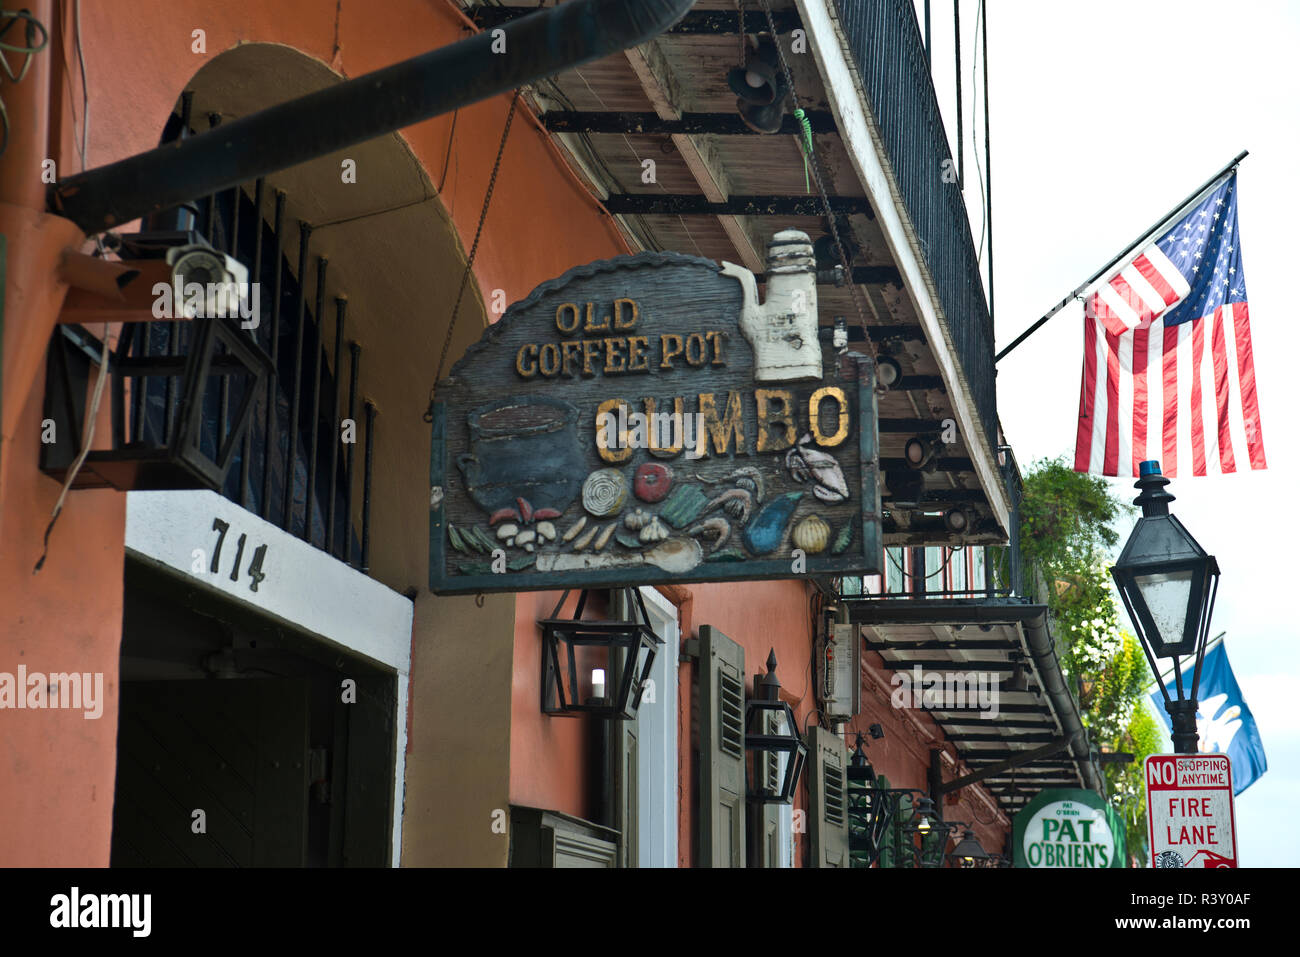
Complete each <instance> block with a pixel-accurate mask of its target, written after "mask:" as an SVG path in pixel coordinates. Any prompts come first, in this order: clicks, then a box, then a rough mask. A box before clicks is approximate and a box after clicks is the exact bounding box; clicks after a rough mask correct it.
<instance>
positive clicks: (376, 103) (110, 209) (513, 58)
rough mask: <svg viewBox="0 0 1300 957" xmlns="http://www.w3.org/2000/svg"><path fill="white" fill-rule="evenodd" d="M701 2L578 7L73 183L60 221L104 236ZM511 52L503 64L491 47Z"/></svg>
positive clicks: (646, 0) (605, 46)
mask: <svg viewBox="0 0 1300 957" xmlns="http://www.w3.org/2000/svg"><path fill="white" fill-rule="evenodd" d="M693 2H694V0H568V2H566V3H561V4H560V5H559V6H555V7H549V8H547V9H545V10H541V11H539V12H537V13H533V14H530V15H528V16H525V17H520V18H519V19H516V20H511V21H510V22H508V23H506V24H504V25H503V26H501V27H499V28H498V29H499V30H500V31H501V33H496V31H495V30H493V31H489V32H483V33H479V34H476V35H475V36H473V37H470V38H469V39H467V40H462V41H460V42H459V43H453V44H450V45H449V46H445V47H440V48H439V49H437V50H432V51H430V52H429V53H425V54H422V55H420V56H417V57H413V58H411V59H409V60H404V61H402V62H401V63H397V64H394V65H393V66H390V67H385V68H384V69H382V70H376V71H375V72H373V73H367V74H366V75H365V76H360V77H357V78H356V79H354V80H346V81H344V82H342V83H339V84H337V85H336V86H332V87H329V88H328V89H324V90H318V91H317V92H315V93H310V94H308V95H307V96H303V97H299V98H298V99H296V100H290V101H288V102H287V103H280V104H278V105H276V106H272V107H268V108H267V109H265V110H262V111H260V112H258V113H254V114H252V115H251V116H246V117H243V118H241V119H237V120H232V121H231V122H229V123H223V124H222V125H221V126H218V127H217V128H216V129H213V130H209V131H207V132H205V133H200V134H198V135H197V136H194V137H192V138H190V139H186V140H184V141H182V142H180V143H173V144H169V145H167V146H162V147H159V148H158V149H154V150H150V151H149V152H147V153H140V154H137V155H135V156H131V157H128V158H127V159H124V160H120V161H119V162H116V163H110V164H109V165H107V166H100V167H98V168H96V169H91V170H87V171H86V172H84V173H79V174H77V175H76V176H70V177H68V178H67V179H65V180H63V181H62V182H60V183H56V184H54V185H53V186H51V187H50V188H49V192H48V194H47V203H48V206H49V209H50V211H51V212H52V213H55V214H57V215H60V216H64V217H66V218H68V219H70V220H72V221H73V222H74V223H76V224H77V225H78V226H80V227H81V228H82V229H83V230H84V231H85V232H87V233H97V232H102V231H103V230H106V229H111V228H113V227H114V226H118V225H121V224H122V223H127V222H130V221H131V220H133V219H137V218H139V217H141V216H146V215H149V214H151V213H156V212H159V211H160V210H164V209H168V208H170V207H172V206H175V205H177V204H178V203H181V202H185V201H187V200H191V199H193V198H194V197H195V196H206V195H207V194H209V193H212V192H215V191H218V190H222V189H230V188H231V187H233V186H236V185H238V184H240V183H244V182H247V181H248V180H252V179H256V178H257V177H259V176H266V175H268V174H270V173H274V172H277V171H279V170H282V169H288V168H289V167H291V166H296V165H298V164H299V163H305V162H307V161H309V160H312V159H315V158H317V157H319V156H325V155H327V154H329V153H333V152H335V151H336V150H341V149H345V148H347V147H349V146H353V145H355V144H357V143H362V142H365V141H366V140H371V139H374V138H375V137H377V136H383V135H385V134H387V133H392V132H393V131H394V130H399V129H402V128H403V127H406V126H410V125H411V124H413V123H418V122H420V121H421V120H427V119H429V118H430V117H434V116H438V115H440V114H442V113H446V112H449V111H450V110H453V109H456V108H457V107H462V106H466V105H468V104H470V103H476V102H478V101H479V100H485V99H488V98H489V97H492V96H496V95H497V94H499V93H504V92H505V91H507V90H513V89H516V88H518V87H520V86H524V85H525V84H528V83H533V82H535V81H537V80H540V79H542V78H544V77H548V76H553V75H554V74H556V73H562V72H563V71H565V70H570V69H573V68H574V67H577V66H580V65H581V64H583V63H588V62H590V61H591V60H597V59H600V58H601V57H605V56H608V55H610V54H613V53H618V52H619V51H621V50H625V49H627V48H628V47H634V46H638V45H639V44H642V43H646V42H648V41H649V40H651V39H653V38H654V37H656V36H658V35H659V34H660V33H662V32H663V31H664V30H666V29H668V27H670V26H672V25H673V24H674V23H675V22H677V21H678V20H679V19H681V17H682V16H683V15H684V14H685V13H686V12H687V11H688V10H689V9H690V8H691V5H692V3H693ZM502 40H504V43H505V47H504V52H500V53H496V52H493V45H494V44H495V45H496V46H497V48H498V49H501V41H502Z"/></svg>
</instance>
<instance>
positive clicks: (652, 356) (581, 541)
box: [429, 230, 881, 593]
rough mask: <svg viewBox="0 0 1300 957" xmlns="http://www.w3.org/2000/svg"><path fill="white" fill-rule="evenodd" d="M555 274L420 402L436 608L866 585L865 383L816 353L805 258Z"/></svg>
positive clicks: (871, 467)
mask: <svg viewBox="0 0 1300 957" xmlns="http://www.w3.org/2000/svg"><path fill="white" fill-rule="evenodd" d="M768 257H769V262H768V283H767V298H766V301H764V302H760V301H759V296H758V290H757V285H756V283H755V280H754V276H753V274H752V273H750V272H749V271H748V270H745V269H742V268H741V267H738V266H734V265H732V264H730V263H724V264H723V265H722V266H721V267H720V266H719V265H718V264H717V263H715V262H712V261H711V260H707V259H701V258H698V257H694V256H685V255H679V254H676V253H642V254H639V255H635V256H620V257H618V258H615V259H608V260H602V261H600V262H594V263H591V264H589V265H586V266H582V267H579V268H577V269H572V270H570V271H569V272H567V273H565V274H564V275H563V276H560V277H559V278H558V279H553V280H550V281H548V282H545V283H542V285H540V286H538V287H537V288H536V289H535V290H533V292H532V294H531V295H529V296H528V298H527V299H525V300H523V301H522V302H519V303H516V304H514V305H513V306H511V307H510V308H509V309H508V310H507V311H506V314H505V315H504V316H503V317H502V319H501V321H500V322H498V323H496V324H494V325H492V326H491V327H490V328H489V329H488V330H487V331H486V332H485V333H484V335H483V337H482V339H480V340H479V342H478V343H477V344H475V345H474V346H472V347H471V348H470V349H469V351H468V352H467V353H466V355H465V356H464V357H463V358H462V359H461V360H460V361H459V362H458V363H456V365H455V366H454V367H453V368H452V370H451V374H450V376H449V377H448V378H446V379H444V380H443V381H442V382H440V383H439V384H438V387H437V391H436V399H437V401H436V402H435V404H434V407H433V447H432V465H431V486H432V488H431V494H430V571H429V586H430V588H431V589H432V590H433V591H435V592H439V593H456V592H480V591H526V590H529V589H548V588H557V587H565V588H567V587H585V586H592V587H599V586H608V585H618V584H651V583H655V582H672V581H677V582H689V581H726V580H743V579H761V578H792V577H800V576H812V575H840V574H871V573H877V572H879V570H880V555H881V541H880V494H879V486H878V483H877V472H878V459H877V434H876V431H877V425H876V406H875V394H874V391H873V386H874V380H873V366H872V363H871V361H870V359H868V358H867V357H865V356H862V355H858V354H856V353H851V352H848V351H837V350H836V349H835V348H834V347H833V346H832V345H830V344H827V345H825V346H823V344H822V343H821V341H820V340H819V337H818V323H817V293H816V284H815V273H814V266H813V257H812V247H811V245H810V243H809V240H808V237H807V236H806V235H805V234H803V233H801V232H798V231H795V230H787V231H785V232H781V233H778V234H777V235H776V236H775V237H774V238H773V240H772V244H771V245H770V246H769V249H768Z"/></svg>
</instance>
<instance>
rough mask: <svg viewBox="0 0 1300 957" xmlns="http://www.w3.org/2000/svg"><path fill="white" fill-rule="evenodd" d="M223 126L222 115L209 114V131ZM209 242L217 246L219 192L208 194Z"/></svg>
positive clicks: (214, 191)
mask: <svg viewBox="0 0 1300 957" xmlns="http://www.w3.org/2000/svg"><path fill="white" fill-rule="evenodd" d="M220 125H221V114H220V113H209V114H208V129H210V130H215V129H216V128H217V127H218V126H220ZM207 233H208V242H209V243H212V244H213V245H214V246H215V245H216V235H217V191H216V190H213V191H212V192H210V193H208V230H207Z"/></svg>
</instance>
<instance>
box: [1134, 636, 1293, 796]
mask: <svg viewBox="0 0 1300 957" xmlns="http://www.w3.org/2000/svg"><path fill="white" fill-rule="evenodd" d="M1182 678H1183V690H1184V692H1186V691H1187V690H1188V689H1190V688H1191V684H1192V675H1191V670H1190V669H1188V671H1186V672H1184V673H1183V676H1182ZM1165 687H1166V688H1168V689H1169V696H1170V697H1174V696H1175V694H1174V690H1175V689H1174V684H1173V682H1170V683H1169V684H1168V685H1166V686H1165ZM1197 698H1198V702H1199V707H1198V708H1197V711H1196V731H1197V734H1199V735H1200V749H1201V751H1202V752H1204V753H1211V754H1213V753H1218V754H1226V755H1227V756H1228V760H1230V761H1231V762H1232V788H1233V794H1234V795H1236V794H1240V793H1241V792H1242V791H1244V790H1246V788H1248V787H1250V786H1251V785H1252V784H1254V783H1255V780H1256V779H1257V778H1258V777H1259V776H1260V775H1261V774H1263V773H1264V772H1265V771H1267V770H1268V759H1267V758H1266V757H1265V756H1264V745H1263V743H1262V742H1261V741H1260V740H1259V728H1258V727H1257V726H1256V724H1255V716H1254V715H1253V714H1251V713H1250V708H1249V707H1248V706H1247V704H1246V699H1245V698H1244V697H1243V696H1242V694H1241V688H1240V687H1239V686H1238V684H1237V678H1236V676H1235V675H1234V674H1233V673H1232V665H1230V664H1229V663H1228V650H1227V648H1226V647H1224V645H1223V644H1219V645H1218V647H1216V648H1214V649H1213V650H1211V651H1209V652H1208V653H1207V654H1206V655H1205V663H1204V664H1203V665H1202V666H1201V684H1200V687H1199V689H1198V690H1197ZM1151 700H1152V701H1154V702H1155V706H1156V710H1157V711H1159V712H1160V715H1161V717H1163V718H1164V719H1165V725H1166V727H1172V724H1171V722H1170V720H1169V714H1168V712H1166V711H1165V703H1164V697H1163V696H1162V695H1160V694H1159V693H1156V694H1153V695H1152V696H1151Z"/></svg>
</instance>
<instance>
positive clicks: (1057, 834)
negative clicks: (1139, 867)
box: [1013, 789, 1125, 867]
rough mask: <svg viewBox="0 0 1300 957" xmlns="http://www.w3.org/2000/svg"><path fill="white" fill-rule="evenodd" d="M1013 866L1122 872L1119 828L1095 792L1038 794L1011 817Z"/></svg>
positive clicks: (1109, 808) (1075, 791) (1112, 811)
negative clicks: (1101, 868)
mask: <svg viewBox="0 0 1300 957" xmlns="http://www.w3.org/2000/svg"><path fill="white" fill-rule="evenodd" d="M1013 841H1014V845H1015V865H1016V867H1123V866H1124V864H1125V855H1124V828H1123V825H1122V822H1120V821H1119V820H1118V818H1117V816H1116V814H1115V812H1114V810H1113V809H1112V808H1111V807H1110V806H1109V805H1108V804H1107V803H1106V802H1105V801H1104V800H1103V799H1102V798H1101V797H1100V796H1099V795H1098V794H1096V793H1095V792H1093V791H1083V790H1066V789H1055V790H1051V791H1043V792H1041V793H1040V794H1039V795H1038V796H1037V797H1036V798H1034V799H1033V800H1032V801H1030V802H1029V804H1028V805H1026V806H1025V809H1024V810H1023V811H1021V812H1020V813H1019V814H1017V815H1016V823H1015V831H1014V836H1013Z"/></svg>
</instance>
